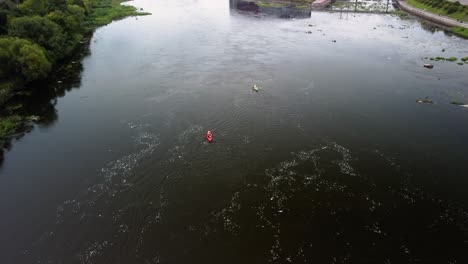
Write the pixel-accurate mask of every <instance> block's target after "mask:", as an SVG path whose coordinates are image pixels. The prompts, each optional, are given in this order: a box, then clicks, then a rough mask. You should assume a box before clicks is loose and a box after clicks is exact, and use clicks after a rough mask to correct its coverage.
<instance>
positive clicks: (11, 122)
mask: <svg viewBox="0 0 468 264" xmlns="http://www.w3.org/2000/svg"><path fill="white" fill-rule="evenodd" d="M23 125H24V120H23V118H22V117H21V116H19V115H12V116H7V117H2V118H1V119H0V146H3V145H4V144H5V143H6V142H7V141H8V140H9V139H10V137H11V136H12V135H14V134H15V133H16V132H17V131H18V130H20V129H21V128H22V127H23Z"/></svg>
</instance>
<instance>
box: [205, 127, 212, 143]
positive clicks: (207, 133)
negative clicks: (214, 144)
mask: <svg viewBox="0 0 468 264" xmlns="http://www.w3.org/2000/svg"><path fill="white" fill-rule="evenodd" d="M205 138H206V140H208V142H211V141H213V133H211V131H209V130H208V132H206V135H205Z"/></svg>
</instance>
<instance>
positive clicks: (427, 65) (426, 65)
mask: <svg viewBox="0 0 468 264" xmlns="http://www.w3.org/2000/svg"><path fill="white" fill-rule="evenodd" d="M423 66H424V68H428V69H432V68H434V65H432V64H429V63H426V64H424V65H423Z"/></svg>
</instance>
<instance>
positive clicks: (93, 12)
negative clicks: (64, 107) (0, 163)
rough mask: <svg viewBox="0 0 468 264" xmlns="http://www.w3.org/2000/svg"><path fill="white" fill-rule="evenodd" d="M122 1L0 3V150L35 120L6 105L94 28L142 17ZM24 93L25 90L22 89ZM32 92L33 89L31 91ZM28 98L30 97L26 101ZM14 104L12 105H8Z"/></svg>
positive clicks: (44, 76) (46, 73) (53, 68)
mask: <svg viewBox="0 0 468 264" xmlns="http://www.w3.org/2000/svg"><path fill="white" fill-rule="evenodd" d="M122 2H124V1H122V0H73V1H54V0H24V1H23V2H20V4H16V2H13V1H11V0H5V1H3V2H1V3H0V152H1V149H2V148H3V147H5V145H6V144H8V141H9V140H10V139H11V138H12V137H16V136H18V133H19V132H21V131H24V129H25V128H26V127H28V123H30V122H32V121H34V120H36V118H35V117H30V116H28V114H27V111H24V108H25V106H23V105H22V104H17V103H12V100H13V99H14V98H15V97H16V96H17V95H18V94H27V93H30V91H31V89H38V87H41V85H35V83H36V82H38V81H40V80H43V79H47V78H48V76H49V75H50V73H51V72H52V71H56V70H57V69H58V68H60V67H61V66H62V65H65V64H68V61H69V58H70V57H72V56H73V54H74V53H75V52H76V50H77V48H78V47H79V46H80V45H88V43H87V41H86V40H87V39H89V35H91V34H92V32H93V31H94V29H96V28H97V27H100V26H103V25H106V24H108V23H110V22H112V21H113V20H117V19H122V18H124V17H128V16H138V15H146V14H148V13H143V12H139V11H138V10H137V9H136V8H135V7H132V6H128V5H121V3H122ZM28 90H29V91H28ZM35 92H36V94H37V92H39V91H35ZM32 99H34V98H32ZM12 104H15V105H12Z"/></svg>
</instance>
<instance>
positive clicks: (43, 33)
mask: <svg viewBox="0 0 468 264" xmlns="http://www.w3.org/2000/svg"><path fill="white" fill-rule="evenodd" d="M8 33H9V34H10V35H11V36H14V37H19V38H25V39H29V40H31V41H33V42H35V43H37V44H38V45H40V46H42V47H44V48H45V49H46V50H47V55H48V58H49V60H51V61H55V60H57V59H60V58H62V57H63V56H64V55H65V54H63V50H64V48H65V44H66V40H67V39H66V34H65V33H64V32H63V30H62V28H61V27H60V26H59V25H57V24H56V23H54V22H52V21H50V20H49V19H47V18H45V17H40V16H26V17H19V18H15V19H13V20H12V22H11V24H10V27H9V29H8Z"/></svg>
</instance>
